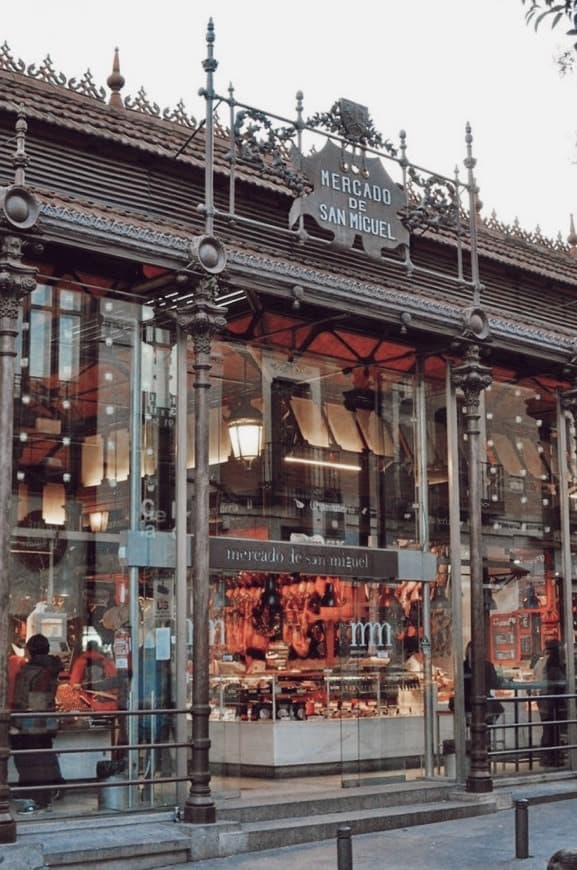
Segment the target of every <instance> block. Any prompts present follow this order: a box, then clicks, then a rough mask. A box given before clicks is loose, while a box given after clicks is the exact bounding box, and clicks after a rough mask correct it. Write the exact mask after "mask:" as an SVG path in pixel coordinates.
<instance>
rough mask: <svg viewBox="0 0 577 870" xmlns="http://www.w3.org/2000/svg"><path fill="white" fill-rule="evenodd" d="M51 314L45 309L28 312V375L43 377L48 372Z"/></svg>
mask: <svg viewBox="0 0 577 870" xmlns="http://www.w3.org/2000/svg"><path fill="white" fill-rule="evenodd" d="M51 341H52V323H51V316H50V314H49V312H47V311H31V312H30V376H31V377H33V378H45V377H47V376H48V375H49V374H50V344H51Z"/></svg>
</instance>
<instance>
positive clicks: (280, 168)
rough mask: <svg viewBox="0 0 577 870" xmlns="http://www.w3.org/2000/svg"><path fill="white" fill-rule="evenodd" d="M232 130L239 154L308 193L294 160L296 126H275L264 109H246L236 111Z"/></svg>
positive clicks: (291, 186) (290, 186)
mask: <svg viewBox="0 0 577 870" xmlns="http://www.w3.org/2000/svg"><path fill="white" fill-rule="evenodd" d="M232 133H233V137H234V144H235V148H236V154H237V157H239V158H240V159H241V160H243V161H245V162H247V163H250V164H252V165H253V166H255V167H256V168H257V169H259V170H260V171H261V172H270V173H272V174H273V175H275V176H277V178H280V179H281V180H282V181H283V182H284V183H285V184H286V185H287V187H288V188H289V189H290V190H291V191H293V193H294V194H295V195H296V196H300V195H301V194H302V193H303V192H304V190H305V187H306V180H305V178H304V176H303V175H302V174H301V173H299V172H298V171H297V170H296V169H295V167H294V164H293V162H292V161H291V156H292V154H291V152H292V150H293V149H292V147H291V146H292V145H293V142H294V139H295V138H296V134H297V129H296V127H293V126H291V127H273V125H272V122H271V120H270V119H269V118H268V117H267V115H265V113H264V112H260V111H257V110H256V109H244V110H243V111H240V112H237V113H236V116H235V119H234V127H233V131H232ZM259 134H264V136H261V137H260V138H259Z"/></svg>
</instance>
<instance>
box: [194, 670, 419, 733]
mask: <svg viewBox="0 0 577 870" xmlns="http://www.w3.org/2000/svg"><path fill="white" fill-rule="evenodd" d="M211 695H212V697H211V703H212V713H211V718H212V719H213V720H216V721H233V720H236V719H240V720H242V721H250V722H258V721H260V722H262V721H269V720H272V721H275V720H296V721H304V720H305V719H315V718H324V719H331V718H337V719H339V718H371V717H375V716H389V717H390V716H399V715H401V716H403V715H419V714H421V713H422V687H421V685H420V681H419V679H418V677H416V676H415V675H414V674H411V673H406V672H402V671H399V672H394V673H391V674H387V672H386V671H384V670H383V671H368V670H359V671H354V672H350V671H349V672H334V671H328V670H324V671H316V672H304V671H296V672H293V671H286V672H285V671H279V672H278V673H274V672H273V673H271V672H263V673H258V674H253V675H251V674H245V675H230V676H213V677H212V678H211Z"/></svg>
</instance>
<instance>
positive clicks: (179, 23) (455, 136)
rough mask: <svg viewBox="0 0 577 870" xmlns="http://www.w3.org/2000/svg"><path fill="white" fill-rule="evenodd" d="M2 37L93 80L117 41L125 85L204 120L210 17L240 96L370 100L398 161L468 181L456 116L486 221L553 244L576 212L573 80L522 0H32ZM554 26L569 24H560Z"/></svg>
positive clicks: (228, 78) (558, 42) (2, 21)
mask: <svg viewBox="0 0 577 870" xmlns="http://www.w3.org/2000/svg"><path fill="white" fill-rule="evenodd" d="M3 6H4V8H3V9H2V14H1V16H0V44H1V43H3V42H7V43H8V45H9V46H10V49H11V51H12V54H13V56H15V57H16V58H21V59H22V60H24V61H25V63H26V64H27V65H28V64H32V63H34V64H36V65H37V66H39V65H40V63H41V62H42V60H43V59H44V58H45V56H46V55H47V54H50V56H51V58H52V61H53V64H54V67H55V69H56V71H58V72H62V73H64V74H65V75H66V77H67V78H72V77H76V78H81V77H82V75H83V74H84V72H85V71H86V70H87V69H88V68H89V69H90V70H91V72H92V74H93V76H94V78H95V81H96V83H97V85H99V86H100V85H102V86H104V85H105V83H106V78H107V76H108V75H109V73H110V70H111V65H112V57H113V52H114V48H115V46H118V47H119V48H120V60H121V70H122V73H123V75H124V76H125V78H126V85H125V88H124V91H123V93H124V94H125V95H127V94H130V95H131V96H136V95H137V92H138V90H139V88H140V87H144V89H145V91H146V93H147V95H148V97H149V99H150V100H151V101H154V102H156V103H158V104H159V105H160V106H161V108H163V109H164V108H166V107H174V106H176V104H177V102H178V100H179V99H181V98H182V99H183V101H184V103H185V105H186V107H187V109H188V111H189V112H190V113H191V114H193V115H195V116H196V117H201V116H202V113H203V102H202V101H201V100H200V99H199V97H198V89H199V88H201V87H203V85H204V81H205V79H204V72H203V69H202V65H201V64H202V60H203V59H204V57H205V56H206V47H205V34H206V26H207V23H208V20H209V18H210V17H212V18H213V20H214V24H215V30H216V43H215V56H216V59H217V60H218V62H219V67H218V69H217V71H216V75H215V88H216V90H217V91H218V92H220V93H223V94H226V92H227V89H228V86H229V83H230V82H232V84H233V85H234V87H235V93H236V97H237V99H238V100H239V101H241V102H245V103H249V104H252V105H256V106H257V107H259V108H262V109H268V110H270V111H274V112H276V113H278V114H281V115H287V116H289V117H293V115H294V106H295V94H296V92H297V91H298V90H302V91H303V92H304V98H305V117H307V116H310V115H313V114H314V113H316V112H324V111H328V110H329V109H330V108H331V106H332V105H333V103H334V102H335V101H336V100H337V99H338V98H339V97H345V98H348V99H351V100H354V101H356V102H359V103H362V104H363V105H366V106H368V108H369V112H370V114H371V116H372V118H373V120H374V123H375V126H376V128H377V130H379V132H380V133H381V134H382V135H383V136H385V137H387V138H389V139H391V141H392V142H393V143H395V144H397V143H398V134H399V131H400V130H401V129H404V130H406V132H407V143H408V156H409V158H410V160H411V161H413V162H415V163H417V164H420V165H421V166H424V167H426V168H427V169H430V170H433V171H436V172H441V173H444V174H447V175H451V176H452V174H453V170H454V168H455V166H458V167H459V168H460V172H461V177H462V178H464V176H465V170H464V168H463V159H464V157H465V143H464V135H465V125H466V123H467V121H469V122H470V123H471V125H472V128H473V136H474V153H475V156H476V158H477V167H476V175H477V181H478V184H479V188H480V197H481V200H482V201H483V203H484V211H483V213H484V214H485V215H487V216H488V215H489V214H490V213H491V211H492V210H493V209H494V210H495V211H496V213H497V216H498V218H499V219H500V220H502V221H504V222H506V223H512V222H513V220H514V219H515V218H516V217H517V218H518V219H519V221H520V224H521V226H522V227H523V228H524V229H527V230H534V229H535V227H536V225H537V224H539V225H540V227H541V230H542V232H543V233H544V234H545V235H547V236H549V237H552V238H554V237H556V235H557V233H558V232H559V231H561V233H562V236H563V238H564V239H565V238H566V236H567V233H568V229H569V215H570V213H574V214H575V216H576V219H577V145H576V142H577V100H576V91H577V73H574V74H573V75H569V76H567V77H566V78H562V77H561V76H560V75H559V72H558V69H557V67H556V65H555V63H554V55H555V53H556V51H557V49H560V48H564V47H566V46H567V45H568V41H569V40H568V39H564V38H563V31H562V30H560V31H559V32H558V33H557V32H553V33H552V32H551V31H550V30H549V28H548V27H543V28H542V29H541V30H540V31H539V32H538V33H537V34H535V32H534V31H533V29H532V28H528V27H527V26H526V25H525V21H524V10H525V7H524V6H523V5H522V3H521V0H364V2H356V3H355V2H346V3H345V2H342V0H307V2H303V0H289V2H286V3H284V4H279V3H271V2H270V0H269V2H264V0H246V2H245V3H239V2H235V0H189V2H188V3H185V2H183V0H163V2H162V3H152V2H150V3H143V2H138V3H137V2H134V0H115V2H111V0H99V2H98V0H97V2H94V3H91V4H86V3H81V2H78V0H51V2H46V0H28V2H25V3H24V2H23V3H8V2H5V3H4V4H3ZM565 29H566V28H565Z"/></svg>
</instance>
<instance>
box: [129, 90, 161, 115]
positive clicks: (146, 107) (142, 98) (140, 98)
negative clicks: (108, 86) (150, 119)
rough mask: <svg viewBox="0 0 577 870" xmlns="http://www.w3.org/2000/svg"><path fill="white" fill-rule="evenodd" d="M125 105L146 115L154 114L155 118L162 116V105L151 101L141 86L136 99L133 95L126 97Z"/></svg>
mask: <svg viewBox="0 0 577 870" xmlns="http://www.w3.org/2000/svg"><path fill="white" fill-rule="evenodd" d="M124 105H125V107H126V108H127V109H132V110H133V111H136V112H142V113H143V114H145V115H153V116H154V117H155V118H159V117H160V106H159V105H158V103H151V102H150V100H149V99H148V96H147V94H146V91H145V90H144V88H140V90H139V91H138V94H137V95H136V97H134V99H133V98H132V97H126V98H125V100H124Z"/></svg>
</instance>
